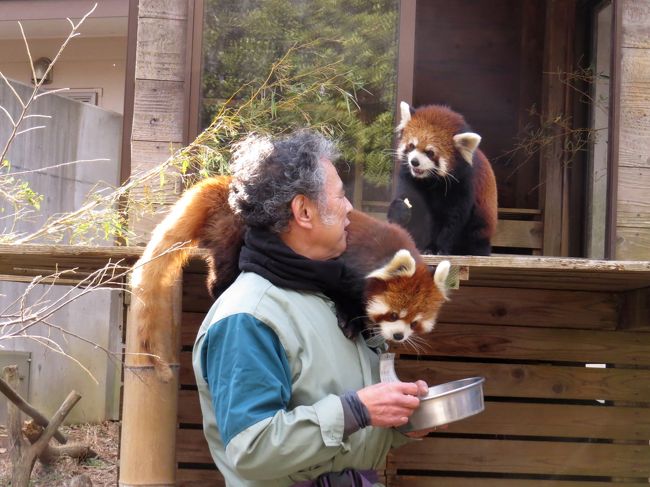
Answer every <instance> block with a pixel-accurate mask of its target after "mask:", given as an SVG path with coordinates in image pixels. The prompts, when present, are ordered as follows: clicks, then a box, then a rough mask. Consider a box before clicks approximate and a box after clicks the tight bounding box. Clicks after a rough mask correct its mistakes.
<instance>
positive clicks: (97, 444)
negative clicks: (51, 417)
mask: <svg viewBox="0 0 650 487" xmlns="http://www.w3.org/2000/svg"><path fill="white" fill-rule="evenodd" d="M119 429H120V426H119V422H117V421H105V422H103V423H99V424H79V425H73V426H63V427H61V432H62V433H63V434H64V435H66V436H67V438H68V444H70V443H73V442H74V443H81V444H84V445H88V446H90V447H91V448H92V449H93V450H94V451H95V452H96V453H97V457H96V458H86V459H83V460H78V459H74V458H67V457H64V458H61V459H59V460H58V461H57V462H56V463H55V464H53V465H49V466H45V465H43V464H41V463H40V462H39V461H38V460H36V464H35V465H34V469H33V470H32V482H31V484H30V485H31V486H34V487H36V486H39V487H40V486H42V487H45V486H47V487H68V485H69V482H70V480H71V479H73V478H75V477H77V476H79V475H82V474H84V475H86V476H87V477H88V478H89V479H90V480H91V481H92V485H93V486H109V485H110V486H115V485H117V467H118V457H117V450H118V446H119ZM50 444H51V445H57V444H58V443H57V442H56V440H51V441H50ZM7 445H8V443H7V432H6V430H5V429H4V426H0V485H7V486H9V485H11V462H10V454H9V451H8V447H7Z"/></svg>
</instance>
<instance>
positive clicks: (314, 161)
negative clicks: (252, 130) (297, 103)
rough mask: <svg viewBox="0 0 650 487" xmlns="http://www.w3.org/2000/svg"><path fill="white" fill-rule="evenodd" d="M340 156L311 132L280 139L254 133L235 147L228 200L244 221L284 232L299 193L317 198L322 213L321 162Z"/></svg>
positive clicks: (329, 143) (333, 159) (333, 147)
mask: <svg viewBox="0 0 650 487" xmlns="http://www.w3.org/2000/svg"><path fill="white" fill-rule="evenodd" d="M338 157H339V153H338V151H337V149H336V147H335V145H334V143H333V142H331V141H329V140H328V139H326V138H325V137H324V136H322V135H321V134H319V133H317V132H313V131H310V130H301V131H298V132H294V133H293V134H291V135H289V136H285V137H282V138H278V139H271V138H270V137H266V136H260V135H250V136H248V137H247V138H246V139H244V140H243V141H241V142H239V143H238V144H237V145H236V146H235V151H234V155H233V159H232V161H231V163H230V168H231V171H232V182H231V185H230V196H229V198H228V203H229V204H230V207H231V208H232V210H233V211H234V212H235V213H236V214H237V215H239V216H240V217H241V218H242V220H243V221H244V223H245V224H246V225H248V226H251V227H260V228H266V229H269V230H271V231H273V232H275V233H280V232H282V231H284V230H285V229H286V228H287V226H288V225H289V221H290V220H291V218H292V214H291V201H292V200H293V198H294V197H295V196H297V195H304V196H306V197H308V198H309V199H311V200H313V201H316V202H317V203H318V209H319V211H320V212H321V214H323V213H324V212H323V210H324V208H325V201H326V200H325V198H326V197H325V193H324V187H325V175H326V173H325V169H324V167H323V165H322V164H321V161H323V160H329V161H332V162H334V161H335V160H336V159H338ZM323 216H326V215H323Z"/></svg>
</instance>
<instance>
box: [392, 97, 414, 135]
mask: <svg viewBox="0 0 650 487" xmlns="http://www.w3.org/2000/svg"><path fill="white" fill-rule="evenodd" d="M399 112H400V121H399V125H398V126H397V128H395V132H400V131H402V130H404V127H405V126H406V124H407V123H409V120H411V115H412V114H413V113H415V110H413V109H412V108H411V105H409V104H408V103H406V102H405V101H402V102H400V104H399Z"/></svg>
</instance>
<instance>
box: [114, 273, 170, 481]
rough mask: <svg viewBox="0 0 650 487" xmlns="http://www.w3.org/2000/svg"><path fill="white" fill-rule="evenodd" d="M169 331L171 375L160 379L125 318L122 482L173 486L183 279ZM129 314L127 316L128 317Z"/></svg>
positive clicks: (134, 325) (135, 330)
mask: <svg viewBox="0 0 650 487" xmlns="http://www.w3.org/2000/svg"><path fill="white" fill-rule="evenodd" d="M173 295H174V298H173V302H172V308H173V317H172V329H171V330H169V332H170V334H171V339H172V343H174V344H175V346H174V347H173V350H174V356H173V359H172V360H171V362H172V363H170V367H171V369H172V371H173V378H172V380H170V381H169V382H164V381H162V380H161V379H160V377H159V376H158V375H157V374H156V370H155V368H154V366H153V364H152V363H151V362H150V360H149V359H148V358H147V357H146V356H143V355H138V353H141V352H142V349H140V342H139V340H138V337H137V333H138V323H136V322H134V320H133V319H129V320H128V323H127V332H126V352H127V355H126V358H125V360H124V395H123V401H122V433H121V443H120V479H119V485H120V486H121V487H131V486H138V487H144V486H154V485H155V486H156V487H163V486H173V485H176V423H177V410H178V372H179V367H180V365H179V353H178V351H179V345H178V344H179V336H180V333H179V329H180V323H181V314H182V283H181V282H180V281H179V282H178V283H177V284H176V286H175V287H174V294H173ZM129 318H131V317H129Z"/></svg>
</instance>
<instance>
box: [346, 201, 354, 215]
mask: <svg viewBox="0 0 650 487" xmlns="http://www.w3.org/2000/svg"><path fill="white" fill-rule="evenodd" d="M353 209H354V208H353V207H352V203H350V200H349V199H347V198H345V213H350V212H351V211H352V210H353Z"/></svg>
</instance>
